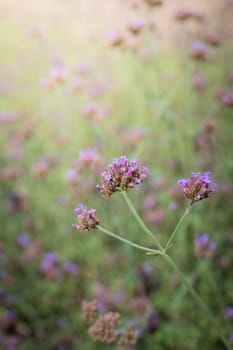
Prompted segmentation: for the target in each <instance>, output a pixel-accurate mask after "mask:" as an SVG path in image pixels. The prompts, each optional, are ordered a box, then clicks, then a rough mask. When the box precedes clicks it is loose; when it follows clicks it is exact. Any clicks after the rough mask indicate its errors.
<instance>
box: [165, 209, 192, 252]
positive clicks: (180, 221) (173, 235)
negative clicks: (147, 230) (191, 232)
mask: <svg viewBox="0 0 233 350" xmlns="http://www.w3.org/2000/svg"><path fill="white" fill-rule="evenodd" d="M189 212H190V206H189V207H186V209H185V212H184V214H183V215H182V216H181V218H180V220H179V222H178V224H177V225H176V227H175V229H174V231H173V232H172V234H171V236H170V238H169V240H168V241H167V244H166V245H165V248H164V253H166V251H167V249H168V248H169V247H170V244H171V242H172V240H173V238H174V237H175V234H176V232H177V231H178V229H179V227H180V226H181V224H182V222H183V220H184V218H185V216H186V215H188V214H189Z"/></svg>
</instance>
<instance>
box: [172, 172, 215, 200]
mask: <svg viewBox="0 0 233 350" xmlns="http://www.w3.org/2000/svg"><path fill="white" fill-rule="evenodd" d="M210 176H211V172H209V171H206V172H204V174H203V175H201V173H192V174H191V176H190V177H189V178H188V179H180V180H178V184H179V186H180V187H181V188H182V190H183V192H184V196H185V197H186V198H187V199H190V200H191V203H194V202H197V201H200V200H202V199H204V198H208V197H209V196H210V194H211V193H212V192H214V187H213V185H212V184H211V180H210Z"/></svg>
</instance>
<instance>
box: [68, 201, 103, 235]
mask: <svg viewBox="0 0 233 350" xmlns="http://www.w3.org/2000/svg"><path fill="white" fill-rule="evenodd" d="M75 212H76V214H77V219H78V223H77V224H75V225H73V227H74V228H76V229H77V230H78V231H80V232H84V231H90V230H92V229H94V228H96V226H97V225H98V224H99V220H98V218H97V216H96V210H95V209H88V208H87V207H86V206H85V205H83V204H79V206H78V207H77V208H76V209H75Z"/></svg>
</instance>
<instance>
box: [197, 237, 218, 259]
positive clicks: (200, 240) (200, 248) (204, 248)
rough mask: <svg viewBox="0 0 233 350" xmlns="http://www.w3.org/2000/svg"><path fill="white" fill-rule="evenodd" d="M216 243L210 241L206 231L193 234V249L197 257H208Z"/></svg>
mask: <svg viewBox="0 0 233 350" xmlns="http://www.w3.org/2000/svg"><path fill="white" fill-rule="evenodd" d="M216 247H217V244H216V243H215V242H213V241H210V237H209V235H208V234H207V233H204V234H199V233H197V234H196V235H195V239H194V249H195V253H196V255H197V256H198V257H207V258H208V257H210V256H212V255H213V252H214V251H215V249H216Z"/></svg>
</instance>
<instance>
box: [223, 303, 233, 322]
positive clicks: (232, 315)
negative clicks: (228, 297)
mask: <svg viewBox="0 0 233 350" xmlns="http://www.w3.org/2000/svg"><path fill="white" fill-rule="evenodd" d="M225 315H226V316H227V318H229V319H230V320H233V306H227V307H226V309H225Z"/></svg>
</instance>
